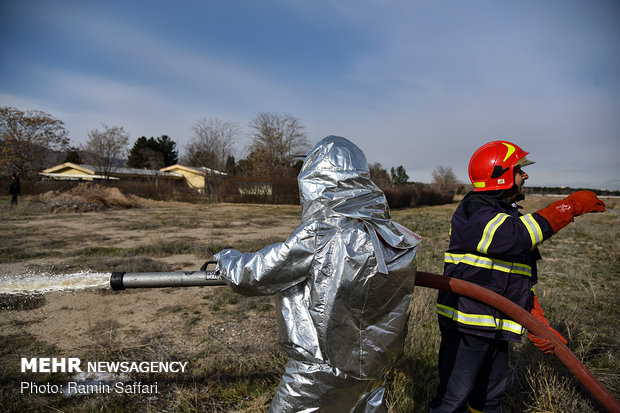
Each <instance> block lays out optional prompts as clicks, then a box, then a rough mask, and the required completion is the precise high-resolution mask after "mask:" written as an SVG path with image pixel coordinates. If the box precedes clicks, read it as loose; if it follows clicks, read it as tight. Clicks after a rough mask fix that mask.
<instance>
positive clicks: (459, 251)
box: [437, 192, 553, 342]
mask: <svg viewBox="0 0 620 413" xmlns="http://www.w3.org/2000/svg"><path fill="white" fill-rule="evenodd" d="M519 208H520V207H519V206H518V205H517V204H516V203H515V204H510V203H509V202H508V201H506V200H505V199H503V198H495V197H492V196H489V195H488V194H485V193H482V192H470V193H469V194H467V195H466V196H465V198H464V199H463V201H461V203H460V204H459V206H458V207H457V209H456V211H455V212H454V215H453V216H452V225H451V227H450V246H449V248H448V251H446V253H445V263H444V274H445V275H448V276H450V277H455V278H458V279H462V280H465V281H469V282H472V283H474V284H477V285H480V286H482V287H485V288H488V289H490V290H492V291H494V292H496V293H498V294H501V295H503V296H504V297H506V298H508V299H509V300H511V301H513V302H515V303H516V304H518V305H519V306H521V307H522V308H524V309H526V310H527V311H530V308H531V295H532V287H533V286H534V284H536V283H537V281H538V275H537V272H536V261H537V260H539V259H540V258H541V256H540V253H539V252H538V248H537V246H538V245H539V244H540V243H542V242H543V241H544V240H545V239H547V238H549V237H550V236H551V235H553V231H552V229H551V226H550V225H549V223H548V222H547V220H545V219H544V218H543V217H541V216H540V215H538V214H536V213H533V214H526V215H522V214H521V213H519V211H518V209H519ZM437 313H438V314H439V324H440V325H441V326H443V327H447V328H452V329H456V330H459V331H461V332H464V333H469V334H474V335H478V336H483V337H489V338H494V339H500V340H508V341H515V342H519V341H520V340H521V334H523V333H524V331H525V329H524V328H523V327H522V326H521V325H520V324H518V323H517V322H515V321H513V320H512V319H510V318H509V317H508V316H506V315H505V314H503V313H501V312H499V311H498V310H495V309H494V308H492V307H490V306H488V305H486V304H483V303H481V302H479V301H476V300H473V299H470V298H467V297H463V296H461V295H458V294H453V293H449V292H445V291H439V295H438V298H437Z"/></svg>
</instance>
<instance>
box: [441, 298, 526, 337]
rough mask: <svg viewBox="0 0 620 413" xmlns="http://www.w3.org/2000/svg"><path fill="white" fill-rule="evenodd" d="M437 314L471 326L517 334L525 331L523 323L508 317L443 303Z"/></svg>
mask: <svg viewBox="0 0 620 413" xmlns="http://www.w3.org/2000/svg"><path fill="white" fill-rule="evenodd" d="M437 314H439V315H442V316H444V317H447V318H449V319H451V320H454V321H456V322H458V323H461V324H466V325H470V326H480V327H489V328H494V329H496V330H503V331H509V332H511V333H515V334H523V332H524V331H525V329H524V328H523V326H522V325H521V324H519V323H517V322H515V321H512V320H509V319H506V318H495V317H493V316H491V315H488V314H468V313H464V312H462V311H458V310H457V309H455V308H452V307H448V306H447V305H443V304H437Z"/></svg>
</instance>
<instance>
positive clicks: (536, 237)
mask: <svg viewBox="0 0 620 413" xmlns="http://www.w3.org/2000/svg"><path fill="white" fill-rule="evenodd" d="M520 219H521V222H523V224H525V228H527V232H529V233H530V238H531V240H532V249H534V247H536V246H537V245H538V244H540V243H541V242H543V234H542V229H541V228H540V225H538V222H536V220H535V219H534V217H533V216H532V214H527V215H523V216H521V217H520Z"/></svg>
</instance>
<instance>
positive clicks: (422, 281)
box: [415, 271, 620, 413]
mask: <svg viewBox="0 0 620 413" xmlns="http://www.w3.org/2000/svg"><path fill="white" fill-rule="evenodd" d="M415 283H416V285H419V286H420V287H428V288H435V289H438V290H443V291H450V292H453V293H456V294H460V295H464V296H467V297H470V298H473V299H475V300H478V301H481V302H483V303H485V304H488V305H490V306H491V307H494V308H496V309H497V310H499V311H501V312H502V313H504V314H506V315H508V316H509V317H510V318H512V319H513V320H515V321H516V322H518V323H519V324H521V325H522V326H524V327H525V328H527V329H528V330H529V331H531V332H532V333H534V334H535V335H537V336H539V337H543V338H545V339H547V340H550V341H551V342H553V344H554V345H555V349H554V351H553V353H554V354H555V355H556V356H557V357H558V358H559V359H560V361H561V362H562V363H564V365H565V366H566V367H567V368H568V369H569V370H570V372H571V373H573V375H574V376H575V377H576V378H577V379H578V380H579V381H580V382H581V384H583V385H584V387H586V389H588V391H589V392H590V394H592V396H594V397H595V398H596V399H597V400H598V401H599V402H600V403H601V405H602V406H603V407H604V408H605V409H606V410H607V411H608V412H612V413H618V412H620V403H619V402H618V400H616V399H615V398H614V396H613V395H612V394H611V393H610V392H609V391H608V390H607V389H606V388H605V387H603V385H602V384H601V383H600V382H599V381H598V380H597V379H596V377H594V375H593V374H592V373H591V372H590V370H588V369H587V368H586V366H584V365H583V363H581V361H579V359H578V358H577V356H575V354H573V352H572V351H570V349H569V348H568V347H567V346H566V345H565V344H564V343H563V342H562V341H560V339H559V338H558V337H557V336H556V335H555V334H553V333H552V332H551V331H550V330H549V329H548V328H547V327H545V326H544V325H543V324H542V323H541V322H540V321H538V320H537V319H536V318H535V317H534V316H533V315H531V314H530V313H528V312H527V311H525V310H524V309H523V308H521V307H519V306H518V305H517V304H515V303H513V302H512V301H510V300H509V299H507V298H505V297H502V296H501V295H499V294H497V293H494V292H493V291H490V290H488V289H486V288H484V287H480V286H478V285H476V284H472V283H470V282H467V281H463V280H459V279H456V278H451V277H446V276H443V275H437V274H432V273H428V272H420V271H419V272H418V273H417V275H416V282H415Z"/></svg>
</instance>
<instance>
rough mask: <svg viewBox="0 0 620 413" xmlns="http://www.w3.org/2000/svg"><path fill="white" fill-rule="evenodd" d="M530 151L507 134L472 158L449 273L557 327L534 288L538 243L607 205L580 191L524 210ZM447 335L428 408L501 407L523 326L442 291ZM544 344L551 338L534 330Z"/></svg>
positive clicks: (545, 347) (548, 348) (440, 307)
mask: <svg viewBox="0 0 620 413" xmlns="http://www.w3.org/2000/svg"><path fill="white" fill-rule="evenodd" d="M526 155H528V152H525V151H523V150H522V149H521V148H519V147H518V146H517V145H515V144H513V143H510V142H507V141H494V142H489V143H487V144H485V145H483V146H482V147H480V148H479V149H478V150H477V151H476V152H475V153H474V154H473V156H472V157H471V160H470V162H469V177H470V179H471V182H472V184H473V186H474V191H473V192H470V193H469V194H467V195H466V196H465V198H464V199H463V200H462V201H461V203H460V205H459V206H458V207H457V209H456V211H455V212H454V215H453V216H452V222H451V227H450V246H449V248H448V251H446V253H445V263H444V274H445V275H447V276H450V277H455V278H459V279H462V280H465V281H469V282H472V283H474V284H477V285H480V286H482V287H485V288H488V289H490V290H492V291H494V292H496V293H498V294H501V295H502V296H504V297H506V298H508V299H510V300H512V301H513V302H515V303H516V304H518V305H519V306H521V307H523V308H524V309H526V310H528V311H530V312H531V313H532V315H534V316H535V317H536V318H537V319H539V320H540V321H542V322H543V323H544V324H545V325H546V326H547V327H548V328H549V329H551V330H552V331H553V332H554V333H555V334H556V335H557V336H558V337H560V338H561V339H562V340H563V341H564V343H566V340H565V339H564V338H563V337H562V336H561V335H560V334H559V333H558V332H557V331H555V330H553V329H552V328H551V327H550V326H549V323H548V322H547V321H546V319H545V317H544V313H543V311H542V309H541V308H540V303H539V302H538V299H537V298H536V296H535V295H534V293H533V286H534V285H535V284H536V282H537V280H538V276H537V272H536V261H537V260H539V259H540V258H541V256H540V253H539V252H538V249H537V246H538V245H539V244H540V243H542V242H543V241H544V240H545V239H547V238H549V237H551V236H552V235H553V234H554V233H556V232H557V231H559V230H560V229H561V228H563V227H564V226H566V225H568V224H569V223H570V222H572V221H573V218H574V217H575V216H578V215H582V214H585V213H588V212H601V211H604V210H605V204H604V203H603V202H602V201H601V200H599V199H598V198H597V197H596V195H595V194H594V193H593V192H590V191H578V192H575V193H573V194H571V195H569V196H568V197H567V198H565V199H563V200H560V201H556V202H554V203H552V204H551V205H549V206H548V207H546V208H543V209H541V210H539V211H537V212H535V213H532V214H526V215H522V214H521V213H520V212H519V208H520V206H518V205H517V202H518V201H520V200H523V199H524V196H523V192H522V190H523V183H524V181H525V180H526V179H527V178H528V175H527V174H526V173H525V172H524V171H523V169H522V168H523V167H525V166H527V165H530V164H532V163H533V162H531V161H529V160H528V159H527V157H526ZM437 313H438V319H439V327H440V330H441V334H442V339H441V345H440V348H439V367H438V369H439V385H438V387H437V393H436V395H435V397H434V398H433V400H432V401H431V404H430V412H433V413H437V412H485V413H487V412H499V411H501V402H502V398H503V394H504V391H505V389H506V386H507V384H508V377H509V374H510V370H509V366H508V342H511V341H512V342H520V341H521V335H522V334H523V333H524V331H525V330H524V328H523V327H522V326H521V325H520V324H518V323H517V322H515V321H513V320H511V319H510V318H508V317H507V316H506V315H504V314H502V313H501V312H499V311H497V310H495V309H494V308H492V307H490V306H488V305H486V304H483V303H481V302H478V301H476V300H473V299H471V298H467V297H464V296H461V295H458V294H454V293H450V292H445V291H439V295H438V298H437ZM529 337H530V340H532V342H533V343H534V344H535V345H536V346H537V347H538V348H539V349H541V350H542V351H545V352H547V353H552V352H553V343H552V342H551V341H549V340H546V339H543V338H541V337H536V336H534V335H532V334H531V333H530V335H529Z"/></svg>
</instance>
